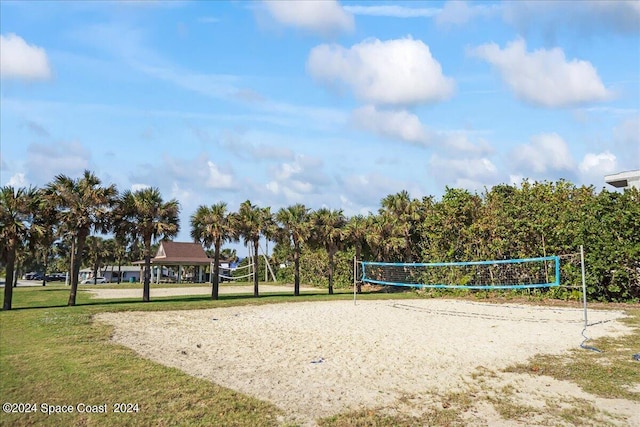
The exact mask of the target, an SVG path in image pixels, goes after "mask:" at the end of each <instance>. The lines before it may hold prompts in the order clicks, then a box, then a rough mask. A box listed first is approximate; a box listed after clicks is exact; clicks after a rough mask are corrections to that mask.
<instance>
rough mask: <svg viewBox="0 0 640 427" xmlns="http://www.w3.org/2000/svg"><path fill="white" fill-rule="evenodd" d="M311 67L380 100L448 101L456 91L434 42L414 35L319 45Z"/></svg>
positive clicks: (329, 79) (319, 77)
mask: <svg viewBox="0 0 640 427" xmlns="http://www.w3.org/2000/svg"><path fill="white" fill-rule="evenodd" d="M307 71H308V72H309V74H310V75H311V76H312V77H313V78H315V79H316V80H318V81H320V82H323V83H326V84H330V85H335V84H344V85H346V86H347V87H349V88H350V89H351V90H352V91H353V92H354V94H355V96H356V97H357V98H358V99H360V100H363V101H366V102H369V103H373V104H376V105H380V104H385V105H415V104H421V103H428V102H436V101H442V100H444V99H447V98H449V97H450V96H451V95H452V94H453V91H454V81H453V79H452V78H449V77H446V76H444V75H443V74H442V67H441V66H440V63H439V62H438V61H437V60H436V59H434V58H433V57H432V56H431V51H430V50H429V46H427V45H426V44H424V43H423V42H422V41H420V40H413V39H412V38H404V39H395V40H388V41H380V40H378V39H368V40H365V41H363V42H362V43H359V44H356V45H354V46H352V47H351V48H348V49H347V48H344V47H342V46H339V45H327V44H323V45H320V46H316V47H314V48H313V49H312V50H311V52H310V54H309V58H308V60H307Z"/></svg>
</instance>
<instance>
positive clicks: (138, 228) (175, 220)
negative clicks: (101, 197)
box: [115, 187, 180, 302]
mask: <svg viewBox="0 0 640 427" xmlns="http://www.w3.org/2000/svg"><path fill="white" fill-rule="evenodd" d="M179 214H180V204H179V203H178V201H177V200H175V199H172V200H170V201H168V202H164V201H163V200H162V196H161V195H160V190H159V189H158V188H153V187H149V188H144V189H142V190H138V191H135V192H131V191H129V190H127V191H125V192H124V193H123V194H122V196H121V197H120V199H119V201H118V207H117V209H116V212H115V218H116V221H118V222H119V223H120V226H121V227H122V229H123V230H126V233H127V234H128V235H129V236H130V237H131V238H132V240H141V241H142V244H143V247H144V249H143V254H144V285H143V292H142V301H144V302H148V301H149V300H150V296H149V284H150V282H151V244H152V241H157V240H160V239H164V238H170V237H174V236H176V235H177V234H178V231H179V229H180V219H179V217H178V215H179Z"/></svg>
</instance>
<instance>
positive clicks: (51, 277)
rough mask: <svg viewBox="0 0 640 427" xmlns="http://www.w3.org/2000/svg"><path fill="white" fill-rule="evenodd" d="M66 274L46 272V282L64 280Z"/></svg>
mask: <svg viewBox="0 0 640 427" xmlns="http://www.w3.org/2000/svg"><path fill="white" fill-rule="evenodd" d="M65 279H66V276H65V275H64V274H62V273H52V274H47V282H64V281H65Z"/></svg>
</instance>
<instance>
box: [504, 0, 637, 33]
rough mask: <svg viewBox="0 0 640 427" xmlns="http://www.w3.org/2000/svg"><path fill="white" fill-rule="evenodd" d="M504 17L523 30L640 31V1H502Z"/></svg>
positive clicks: (550, 31)
mask: <svg viewBox="0 0 640 427" xmlns="http://www.w3.org/2000/svg"><path fill="white" fill-rule="evenodd" d="M503 10H504V14H503V16H504V20H505V21H506V22H507V23H509V24H512V25H514V26H515V27H516V28H517V29H519V30H520V31H521V32H523V33H527V32H529V31H532V30H535V31H540V32H541V33H542V34H545V35H551V36H553V35H555V33H557V32H559V31H571V32H573V33H577V34H579V35H581V36H585V35H591V34H601V33H614V34H622V35H630V34H638V32H640V2H638V1H637V0H618V1H610V0H604V1H602V0H600V1H538V0H534V1H512V2H505V3H504V7H503Z"/></svg>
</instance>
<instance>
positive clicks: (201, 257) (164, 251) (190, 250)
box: [151, 241, 213, 265]
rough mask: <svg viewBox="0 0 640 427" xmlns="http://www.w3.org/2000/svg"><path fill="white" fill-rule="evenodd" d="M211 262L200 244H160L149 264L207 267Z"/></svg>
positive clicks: (163, 242) (164, 242)
mask: <svg viewBox="0 0 640 427" xmlns="http://www.w3.org/2000/svg"><path fill="white" fill-rule="evenodd" d="M211 261H213V260H212V259H211V258H209V257H208V256H207V254H206V253H205V251H204V249H203V248H202V245H201V244H200V243H190V242H166V241H162V242H160V247H159V248H158V253H156V256H155V257H153V258H151V264H160V265H209V264H210V263H211Z"/></svg>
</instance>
